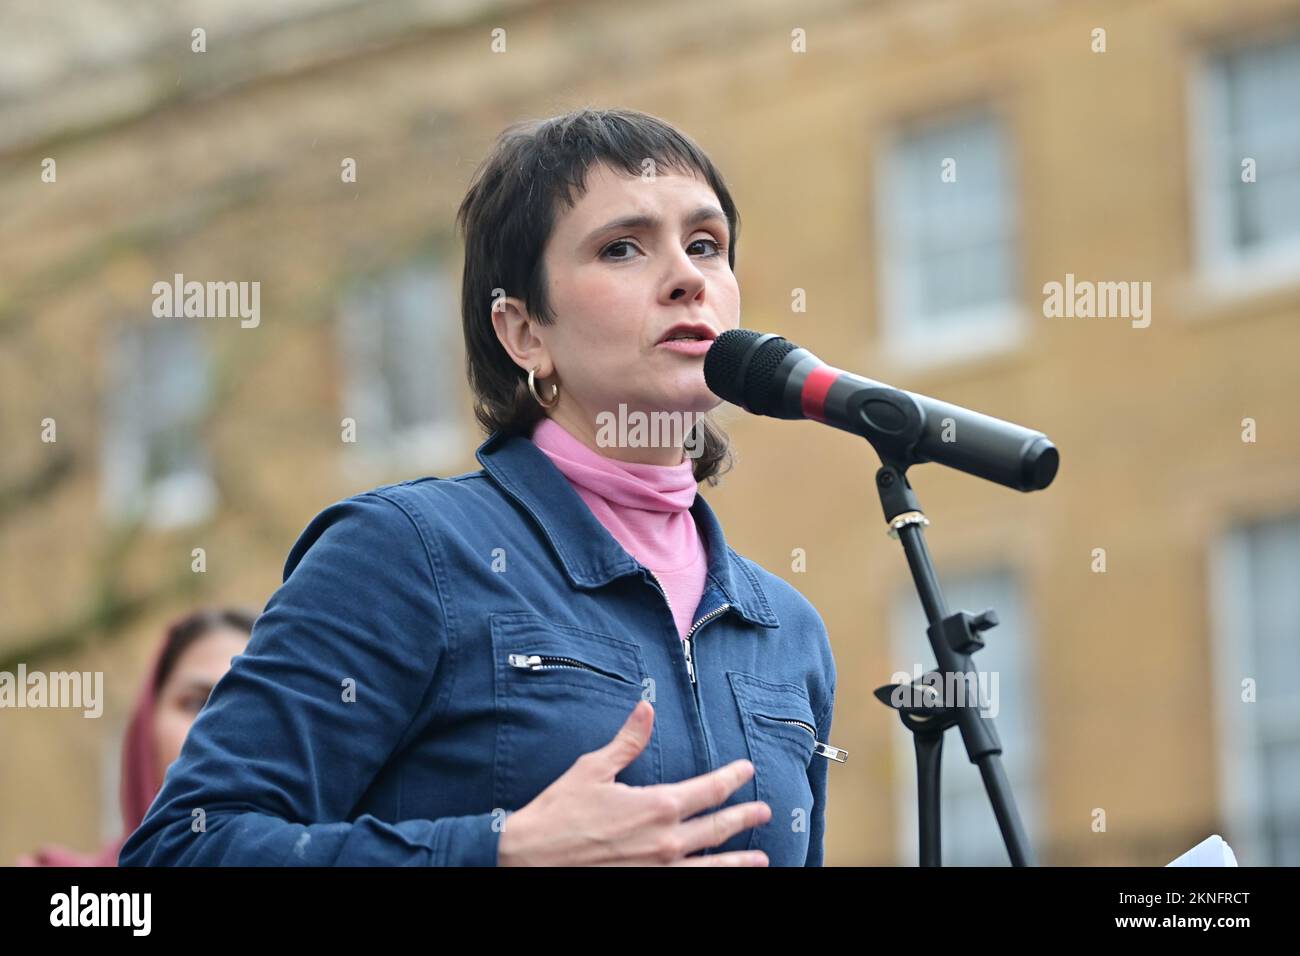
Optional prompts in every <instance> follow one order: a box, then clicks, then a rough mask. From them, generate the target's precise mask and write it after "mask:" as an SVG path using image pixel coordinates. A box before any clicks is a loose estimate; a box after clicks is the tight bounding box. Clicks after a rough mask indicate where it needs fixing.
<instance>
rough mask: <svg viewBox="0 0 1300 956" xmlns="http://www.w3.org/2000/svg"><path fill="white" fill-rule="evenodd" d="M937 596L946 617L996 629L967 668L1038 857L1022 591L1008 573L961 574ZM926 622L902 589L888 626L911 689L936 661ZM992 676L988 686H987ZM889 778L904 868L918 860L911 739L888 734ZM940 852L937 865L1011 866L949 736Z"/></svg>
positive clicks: (1031, 683) (958, 744) (1030, 672)
mask: <svg viewBox="0 0 1300 956" xmlns="http://www.w3.org/2000/svg"><path fill="white" fill-rule="evenodd" d="M940 584H941V586H942V587H943V592H944V597H945V599H946V600H947V602H948V607H949V608H950V610H952V611H957V610H963V611H969V612H971V613H972V614H978V613H979V612H980V611H983V610H984V609H985V608H989V607H991V608H993V609H994V610H995V611H996V612H997V614H998V622H999V623H998V625H997V627H995V628H993V630H992V631H989V632H987V635H986V636H987V643H986V644H985V647H984V649H983V650H980V651H977V652H976V653H975V655H974V656H973V658H972V660H973V661H974V662H975V669H976V671H977V672H978V673H980V674H982V675H986V676H981V677H980V678H979V679H980V680H981V681H984V682H985V683H982V684H980V685H979V686H980V691H981V697H984V696H985V694H986V693H987V696H988V697H989V698H990V699H991V702H992V704H993V705H994V706H993V707H991V708H990V713H991V714H993V715H994V717H993V719H994V726H995V727H996V728H997V732H998V737H999V739H1000V740H1001V741H1002V748H1003V750H1002V767H1003V769H1004V770H1005V771H1006V774H1007V779H1008V780H1009V781H1010V784H1011V792H1012V794H1013V796H1014V797H1015V800H1016V808H1017V809H1018V810H1019V812H1020V819H1021V822H1022V823H1023V824H1024V827H1025V832H1026V833H1027V834H1028V836H1029V840H1030V844H1031V846H1033V847H1034V848H1035V850H1037V849H1038V843H1037V840H1036V838H1035V834H1036V832H1037V830H1038V826H1037V821H1038V788H1037V775H1036V771H1035V768H1036V766H1037V752H1038V738H1037V732H1036V727H1037V717H1036V702H1035V697H1034V695H1035V687H1036V681H1035V664H1034V661H1033V659H1032V654H1031V647H1030V640H1029V635H1028V633H1027V628H1026V623H1025V617H1024V609H1023V607H1022V601H1021V594H1020V586H1019V583H1018V582H1017V580H1016V577H1015V575H1014V574H1012V573H1011V572H1010V571H1007V570H991V571H986V572H979V573H972V574H964V575H943V574H941V575H940ZM925 629H926V620H925V614H924V612H923V611H922V610H921V605H920V601H919V600H918V599H917V596H916V592H915V589H913V588H911V587H908V588H907V590H906V591H903V592H900V593H899V595H898V596H897V598H896V599H895V602H894V607H893V613H892V618H891V629H890V630H891V633H892V635H893V652H894V661H895V663H896V665H897V666H896V667H895V668H894V669H895V670H897V671H906V672H907V673H908V675H909V677H908V679H909V680H914V679H915V678H916V676H918V675H917V671H919V673H922V674H923V673H925V672H927V671H929V670H932V669H933V668H934V667H935V659H934V653H933V652H932V651H931V650H930V641H929V638H928V637H927V636H926V633H925ZM993 675H996V678H997V679H996V683H995V682H994V680H993ZM893 733H894V744H895V768H896V770H895V772H896V778H897V788H896V791H895V799H896V800H897V801H898V804H897V812H898V814H899V826H898V830H897V832H898V840H899V843H898V855H899V862H900V863H901V864H902V865H904V866H915V865H916V864H917V860H918V854H917V840H918V838H919V830H918V825H917V819H916V810H917V808H916V756H915V749H914V747H913V743H912V741H913V738H912V734H911V733H910V732H909V731H907V730H905V729H904V728H903V726H902V725H901V724H895V725H894V731H893ZM940 790H941V804H940V844H941V848H942V851H943V856H942V862H943V864H944V865H945V866H1009V865H1010V858H1009V857H1008V855H1007V850H1006V844H1004V843H1003V842H1002V831H1001V830H999V829H998V823H997V819H996V818H995V817H994V815H993V806H992V804H991V803H990V802H989V799H988V795H987V793H986V792H985V790H984V782H983V778H982V777H981V776H980V772H979V768H978V767H976V766H975V765H974V764H972V763H971V762H970V758H969V757H968V756H967V755H966V747H965V745H964V744H963V743H962V739H961V733H960V731H958V730H957V728H956V727H952V728H950V729H949V730H948V731H947V732H946V733H945V735H944V741H943V769H942V771H941V779H940Z"/></svg>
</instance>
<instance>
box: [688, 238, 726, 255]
mask: <svg viewBox="0 0 1300 956" xmlns="http://www.w3.org/2000/svg"><path fill="white" fill-rule="evenodd" d="M701 242H707V243H708V244H709V245H711V246H713V251H712V252H709V253H706V255H707V256H709V257H713V256H716V255H720V254H721V253H722V243H720V242H718V241H717V240H716V239H696V240H695V241H694V242H692V243H691V245H692V246H693V245H696V244H697V243H701Z"/></svg>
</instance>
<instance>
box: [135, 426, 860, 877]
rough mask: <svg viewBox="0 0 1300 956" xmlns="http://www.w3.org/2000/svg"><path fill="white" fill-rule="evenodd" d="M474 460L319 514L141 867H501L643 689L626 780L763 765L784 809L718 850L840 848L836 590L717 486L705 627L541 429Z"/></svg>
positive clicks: (818, 858) (788, 854) (149, 822)
mask: <svg viewBox="0 0 1300 956" xmlns="http://www.w3.org/2000/svg"><path fill="white" fill-rule="evenodd" d="M477 457H478V460H479V462H480V463H481V464H482V466H483V467H482V469H481V470H479V471H476V472H472V473H466V474H462V475H458V476H456V477H452V478H419V479H415V480H411V481H404V482H400V483H397V484H392V485H385V486H383V487H380V488H375V489H373V490H371V491H367V492H364V493H362V494H358V495H355V496H353V497H351V498H347V499H345V500H343V501H340V502H337V503H335V504H333V505H331V506H329V507H328V508H326V509H325V510H324V511H322V512H320V514H318V515H317V516H316V517H315V518H314V519H312V521H311V523H310V524H309V525H308V526H307V528H306V529H305V530H304V531H303V533H302V535H301V536H300V537H299V539H298V541H297V542H296V543H295V544H294V546H293V549H292V551H291V552H290V553H289V557H288V560H287V562H286V564H285V572H284V573H285V577H284V583H283V584H282V585H281V586H280V587H279V588H278V589H277V590H276V592H275V593H274V594H273V595H272V596H271V599H270V601H269V602H268V603H267V605H266V608H265V610H264V612H263V613H262V615H261V617H259V618H258V620H257V623H256V626H255V627H254V629H253V634H252V637H251V639H250V641H249V643H248V646H247V649H246V650H245V652H244V653H243V654H241V655H239V656H238V657H237V658H235V659H234V662H233V664H232V666H231V668H230V670H229V671H228V672H227V673H226V674H225V675H224V676H223V677H222V679H221V680H220V681H219V682H218V683H217V685H216V687H215V688H214V689H213V691H212V695H211V697H210V698H209V700H208V703H207V705H206V706H205V707H204V708H203V710H202V711H201V712H200V713H199V716H198V719H197V720H196V721H195V723H194V725H193V727H192V728H191V730H190V733H189V736H188V737H187V739H186V741H185V745H184V748H183V749H182V751H181V755H180V758H179V759H178V760H177V761H176V762H175V763H174V764H173V765H172V766H171V768H170V769H169V770H168V773H167V776H166V780H165V783H164V785H163V788H162V791H161V792H160V793H159V794H158V796H157V798H156V799H155V800H154V802H153V805H152V806H151V807H150V809H149V813H148V814H147V815H146V817H145V819H144V821H143V822H142V823H141V825H140V827H139V829H137V830H136V831H135V832H134V833H133V834H132V835H131V837H130V838H129V839H128V840H127V841H126V844H125V845H124V846H123V848H122V852H121V854H120V857H119V862H120V864H121V865H123V866H139V865H153V866H174V865H187V864H193V865H221V864H229V865H282V864H284V865H289V864H297V865H314V866H328V865H361V866H379V865H407V866H409V865H415V866H429V865H431V866H454V865H481V866H492V865H495V864H496V863H497V847H498V843H499V841H500V832H501V825H502V822H503V821H504V817H505V815H506V813H507V812H509V811H512V810H516V809H518V808H520V807H522V806H524V805H525V804H527V803H528V802H529V801H531V800H532V799H533V798H534V797H536V796H537V795H538V794H539V793H540V792H541V791H542V790H543V789H545V788H546V787H547V786H549V785H550V784H551V783H552V782H553V781H554V780H555V779H556V778H557V777H559V776H560V775H561V774H562V773H563V772H564V771H565V770H567V769H568V768H569V767H570V766H571V765H572V764H573V762H574V760H576V759H577V758H578V757H579V756H581V755H582V754H583V753H586V752H587V751H591V750H595V749H597V748H600V747H603V746H604V745H605V744H607V743H608V742H609V741H610V740H611V739H612V738H613V737H614V735H615V734H616V733H617V731H618V729H619V728H620V727H621V726H622V725H623V723H624V722H625V721H626V719H627V717H628V715H629V714H630V713H631V711H632V709H633V708H634V707H635V706H636V703H637V701H638V700H640V699H642V698H643V697H644V698H645V699H647V700H649V701H650V702H651V703H652V704H653V705H654V708H655V719H654V730H653V734H652V738H651V741H650V743H649V744H648V745H647V747H646V749H645V750H644V751H643V752H642V753H641V754H640V755H639V756H638V757H637V759H636V760H635V761H633V762H632V763H631V764H629V765H628V766H627V767H626V768H624V770H623V771H622V772H621V773H620V774H619V775H618V777H617V779H618V780H619V781H622V782H624V783H627V784H630V785H634V786H644V785H649V784H656V783H667V782H673V781H679V780H685V779H687V778H689V777H694V776H697V775H699V774H702V773H706V772H708V771H710V770H713V769H716V768H717V767H720V766H722V765H723V764H726V763H728V762H730V761H732V760H736V759H738V758H746V759H748V760H750V761H751V762H752V763H753V764H754V768H755V774H754V776H753V777H752V778H751V779H750V780H748V781H747V782H746V783H745V784H743V785H742V786H741V787H739V789H737V790H736V791H735V792H734V793H733V794H732V795H731V796H730V797H729V798H728V800H727V804H728V805H730V804H734V803H742V802H745V801H750V800H763V801H765V802H766V803H767V804H768V805H769V806H770V807H771V809H772V818H771V819H770V820H769V821H768V822H767V823H766V824H763V825H762V826H759V827H754V828H752V829H749V830H743V831H741V832H740V833H737V834H736V835H735V836H733V837H732V838H731V839H730V840H729V841H727V842H726V843H725V844H722V845H721V846H719V847H715V848H711V849H710V850H708V851H707V852H711V853H717V852H723V851H729V850H743V849H746V848H751V849H761V850H763V851H765V852H766V853H767V855H768V858H769V861H770V864H771V865H773V866H805V865H807V866H819V865H821V863H822V850H823V833H824V830H825V819H826V818H825V813H826V777H827V769H828V766H829V764H830V762H831V759H832V758H831V756H828V755H825V754H824V753H823V751H824V749H825V748H823V747H821V746H819V744H828V743H829V740H830V738H829V734H830V729H831V716H832V711H833V709H834V703H835V679H836V677H835V662H834V659H833V657H832V655H831V647H830V642H829V640H828V637H827V633H826V628H825V625H824V624H823V622H822V619H821V617H820V615H819V614H818V613H817V611H816V610H815V609H814V608H813V606H812V605H811V604H809V603H808V601H807V600H806V599H805V598H804V597H803V596H802V595H801V594H800V593H799V592H798V591H797V590H795V589H794V588H793V587H791V586H790V585H789V584H787V583H786V582H785V581H783V580H782V579H780V578H778V577H777V576H775V575H773V574H771V573H769V572H768V571H765V570H764V569H763V568H761V567H759V566H758V565H756V564H754V563H753V562H752V561H749V560H747V559H745V558H742V557H741V556H740V555H738V554H737V553H736V552H735V551H733V550H731V549H730V548H729V547H728V546H727V544H726V540H725V539H724V537H723V534H722V528H721V526H720V525H719V523H718V520H717V518H716V517H715V516H714V514H713V511H712V509H710V507H709V506H708V504H707V503H706V502H705V500H704V497H703V495H702V494H697V495H696V498H695V503H694V504H693V505H692V507H691V511H692V513H693V515H694V517H695V520H696V522H697V525H698V527H699V528H700V531H701V533H702V534H703V535H704V537H705V542H706V547H707V550H708V555H709V563H708V577H707V580H706V583H705V591H704V595H703V597H702V599H701V601H700V605H699V607H698V609H697V610H696V612H695V622H696V623H695V625H694V626H693V628H692V631H691V635H690V640H689V642H683V641H682V640H681V638H680V637H679V636H678V633H677V629H676V627H675V625H674V622H673V616H672V613H671V611H670V609H669V606H668V604H667V598H666V595H665V594H664V592H663V591H662V589H661V588H660V586H659V584H658V581H657V580H656V579H655V578H654V576H653V575H652V573H651V572H650V571H649V570H648V569H646V568H645V567H644V566H643V565H641V564H640V563H639V562H637V561H636V560H635V559H634V558H633V557H632V556H631V555H630V554H628V553H627V551H626V550H624V549H623V547H622V546H621V545H620V544H619V543H618V542H617V541H616V540H615V539H614V538H613V537H612V536H611V535H610V534H609V533H608V532H607V531H606V530H605V528H604V526H603V525H601V524H600V522H599V521H598V520H597V518H596V517H595V515H593V514H592V512H591V510H590V509H589V508H588V507H587V505H586V503H585V502H583V500H582V499H581V498H580V497H579V496H578V494H577V492H576V491H574V490H573V488H572V486H571V485H570V484H569V482H568V479H567V478H565V477H564V475H563V474H562V473H561V472H560V471H559V470H558V469H557V468H556V467H555V466H554V465H553V464H552V463H551V461H550V460H549V459H548V458H547V457H546V456H545V455H544V454H543V453H542V452H541V451H540V450H539V449H538V448H537V447H536V446H535V445H533V444H532V442H531V441H529V440H528V439H526V438H522V437H517V436H514V437H512V436H507V435H504V434H503V433H500V432H498V433H494V434H493V435H492V436H490V437H489V438H488V439H487V440H486V441H484V442H483V444H482V445H481V446H480V447H479V449H478V451H477ZM688 651H689V657H688ZM707 812H712V811H707Z"/></svg>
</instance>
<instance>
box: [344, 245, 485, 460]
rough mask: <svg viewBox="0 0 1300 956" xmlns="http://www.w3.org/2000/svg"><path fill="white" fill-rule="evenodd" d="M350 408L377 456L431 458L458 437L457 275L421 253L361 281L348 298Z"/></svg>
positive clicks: (347, 412)
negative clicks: (420, 258) (454, 278)
mask: <svg viewBox="0 0 1300 956" xmlns="http://www.w3.org/2000/svg"><path fill="white" fill-rule="evenodd" d="M341 320H342V328H341V334H342V341H341V346H342V352H343V359H344V364H345V366H346V373H347V387H346V393H345V399H344V401H345V407H344V409H343V410H342V411H343V415H344V416H347V417H352V418H355V419H356V420H357V430H358V444H359V445H360V446H361V447H362V449H363V451H365V452H367V453H369V454H370V455H371V456H386V457H388V458H390V459H393V460H395V461H396V460H398V459H408V460H412V461H416V460H418V461H423V462H428V461H431V460H433V459H435V458H436V457H437V455H438V454H440V453H441V452H440V451H439V449H440V448H442V447H443V446H447V445H449V444H451V443H453V442H454V441H458V440H459V437H456V436H459V429H460V421H461V415H460V397H461V392H462V387H461V375H462V373H461V367H462V366H461V346H460V344H459V342H460V339H459V332H458V329H459V310H458V302H457V299H456V293H455V289H454V286H453V283H452V277H451V276H450V275H449V274H448V272H447V271H446V269H445V268H444V267H443V264H442V263H440V262H435V261H419V262H414V263H411V264H409V265H406V266H403V267H401V268H398V269H394V270H392V271H390V272H388V273H385V274H383V275H380V276H377V277H374V278H372V279H369V280H366V281H364V282H362V283H359V284H358V286H357V287H356V288H355V289H354V291H353V293H352V294H351V295H349V296H348V297H347V299H346V300H345V301H344V303H343V305H342V310H341Z"/></svg>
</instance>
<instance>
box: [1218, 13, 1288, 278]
mask: <svg viewBox="0 0 1300 956" xmlns="http://www.w3.org/2000/svg"><path fill="white" fill-rule="evenodd" d="M1206 108H1207V113H1208V114H1209V115H1208V137H1207V143H1206V148H1207V149H1208V150H1209V151H1210V155H1209V158H1208V168H1207V174H1206V175H1207V187H1206V188H1207V189H1209V190H1211V191H1212V192H1213V191H1218V192H1221V195H1219V196H1218V197H1217V198H1211V199H1210V200H1209V202H1210V203H1211V204H1212V205H1213V204H1218V205H1219V206H1221V207H1222V209H1221V211H1220V213H1219V215H1218V217H1217V218H1218V220H1219V221H1220V222H1221V226H1220V228H1221V229H1222V230H1223V234H1222V235H1220V236H1217V237H1213V239H1212V245H1214V246H1216V247H1219V248H1222V249H1225V250H1227V252H1228V253H1230V254H1235V255H1240V254H1243V253H1250V252H1256V251H1260V250H1267V249H1269V248H1270V247H1276V246H1281V245H1284V244H1286V243H1288V242H1289V241H1293V240H1295V239H1297V238H1300V36H1291V37H1287V38H1285V39H1283V40H1281V41H1273V42H1270V43H1268V44H1266V45H1256V46H1252V47H1248V48H1245V49H1240V50H1233V51H1231V52H1227V53H1223V54H1220V55H1218V56H1217V57H1215V58H1214V59H1213V60H1212V61H1211V64H1210V96H1209V98H1208V102H1207V103H1206ZM1245 158H1250V159H1253V160H1254V161H1255V164H1256V181H1255V182H1250V183H1245V182H1242V180H1241V163H1242V160H1243V159H1245Z"/></svg>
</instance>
